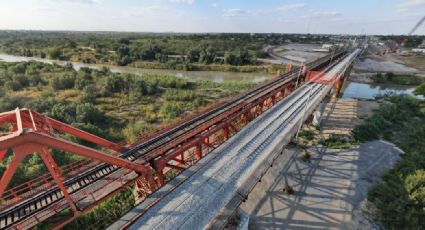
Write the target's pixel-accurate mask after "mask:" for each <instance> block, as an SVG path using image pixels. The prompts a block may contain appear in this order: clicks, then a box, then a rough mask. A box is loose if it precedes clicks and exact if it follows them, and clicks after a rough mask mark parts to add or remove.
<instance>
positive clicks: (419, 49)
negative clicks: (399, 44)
mask: <svg viewBox="0 0 425 230" xmlns="http://www.w3.org/2000/svg"><path fill="white" fill-rule="evenodd" d="M412 52H413V53H425V48H414V49H412Z"/></svg>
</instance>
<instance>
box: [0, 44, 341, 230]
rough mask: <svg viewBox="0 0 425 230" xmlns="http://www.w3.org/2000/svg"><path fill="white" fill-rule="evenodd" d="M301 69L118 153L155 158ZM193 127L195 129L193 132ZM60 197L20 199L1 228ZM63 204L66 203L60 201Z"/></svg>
mask: <svg viewBox="0 0 425 230" xmlns="http://www.w3.org/2000/svg"><path fill="white" fill-rule="evenodd" d="M344 52H345V50H340V51H338V52H336V54H334V55H333V56H335V57H338V56H340V55H342V54H343V53H344ZM332 58H334V57H331V56H330V55H327V56H325V57H322V58H320V59H318V60H316V61H314V62H312V63H309V64H308V65H307V70H312V69H316V68H318V67H321V66H323V65H326V64H327V63H329V62H330V60H331V59H332ZM300 71H301V69H300V68H294V69H293V70H292V71H291V72H289V73H286V74H284V75H283V76H281V77H279V78H277V79H276V80H273V81H271V82H268V83H266V84H263V85H261V86H259V87H256V88H254V89H252V90H249V91H247V92H245V93H243V94H241V95H239V96H237V97H235V98H233V99H232V100H230V101H229V102H226V103H224V104H222V105H219V106H218V107H216V108H213V109H211V110H210V111H207V112H205V113H203V114H201V115H199V116H197V117H195V118H193V119H191V120H188V121H186V122H184V123H182V124H180V125H177V126H176V127H174V128H172V129H170V130H168V131H166V132H164V133H160V134H158V135H157V136H154V137H152V138H150V139H148V140H146V141H145V142H143V143H141V144H139V145H137V146H135V147H134V148H133V149H131V150H129V151H127V152H125V153H123V154H121V155H120V157H121V158H125V159H127V160H130V161H136V160H140V159H143V160H144V161H145V162H148V161H149V160H152V159H154V158H157V157H159V156H161V154H163V153H166V152H167V151H169V150H170V149H172V148H173V147H175V146H176V144H178V143H180V142H184V141H185V140H188V139H190V138H191V136H189V135H188V134H189V133H190V135H193V134H194V133H200V132H202V131H203V130H205V128H200V127H201V126H208V127H213V126H214V125H216V124H217V123H219V122H220V121H221V120H223V119H224V118H226V117H227V116H228V115H231V114H232V113H234V112H236V111H238V110H241V109H243V108H244V106H245V105H246V104H247V103H250V102H252V101H255V100H256V99H258V98H261V97H262V96H265V95H267V93H268V92H271V91H273V90H274V89H277V88H279V87H281V86H283V85H285V84H288V83H291V82H293V81H294V80H298V79H297V78H298V75H299V73H300ZM193 130H198V131H197V132H193ZM158 150H159V151H158ZM152 153H154V154H152ZM119 169H120V168H119V167H117V166H113V165H108V164H105V163H101V164H99V165H97V166H95V167H93V168H91V169H89V170H87V171H85V172H83V173H81V174H80V175H78V176H75V177H73V178H70V179H68V180H66V181H65V182H64V185H65V186H66V187H67V188H68V191H69V193H70V194H73V193H76V192H78V191H80V190H82V189H84V188H85V187H87V186H89V185H91V184H93V183H95V182H96V181H98V180H100V179H102V178H104V177H105V176H107V175H110V174H111V173H113V172H116V171H117V170H119ZM61 200H63V194H62V193H61V191H60V190H59V188H58V187H57V186H55V187H52V188H50V189H48V190H46V191H44V192H42V193H39V194H37V195H35V196H33V197H31V198H30V199H27V200H24V201H21V202H20V203H18V204H16V205H14V206H12V207H9V208H6V209H4V210H2V211H1V213H0V229H5V228H10V227H13V226H14V225H16V224H19V223H20V222H21V221H23V220H25V219H26V218H28V217H30V216H32V215H34V214H35V213H37V212H39V211H42V210H43V209H46V208H47V207H49V206H52V205H53V204H55V203H57V204H61V202H60V201H61ZM62 205H63V206H65V205H64V204H63V203H62Z"/></svg>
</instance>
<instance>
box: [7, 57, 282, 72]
mask: <svg viewBox="0 0 425 230" xmlns="http://www.w3.org/2000/svg"><path fill="white" fill-rule="evenodd" d="M14 60H16V61H39V62H44V63H50V64H52V63H58V64H65V63H72V64H73V65H76V66H80V68H81V67H89V68H93V67H96V68H101V67H108V68H111V69H125V68H134V69H147V70H174V71H187V72H191V71H197V72H203V71H215V72H229V73H264V74H276V73H277V72H278V71H280V72H281V73H284V72H286V65H278V64H267V65H265V64H259V63H257V65H228V64H200V63H182V62H177V61H171V62H165V63H163V62H157V61H138V62H134V63H130V64H128V65H126V66H120V65H113V64H111V63H83V62H76V61H62V60H56V59H48V58H40V57H26V56H16V55H11V54H5V53H0V61H8V62H10V61H14Z"/></svg>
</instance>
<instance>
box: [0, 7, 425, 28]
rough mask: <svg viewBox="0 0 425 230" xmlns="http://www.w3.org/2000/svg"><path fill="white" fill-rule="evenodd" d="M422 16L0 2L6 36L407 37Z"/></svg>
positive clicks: (370, 10) (416, 12) (412, 12)
mask: <svg viewBox="0 0 425 230" xmlns="http://www.w3.org/2000/svg"><path fill="white" fill-rule="evenodd" d="M423 16H425V0H305V1H302V0H294V1H292V0H150V1H148V0H0V29H2V30H10V29H13V30H78V31H133V32H198V33H201V32H243V33H269V32H274V33H322V34H407V33H408V32H409V30H410V29H411V28H413V26H414V25H415V24H416V22H417V21H419V20H420V19H421V18H422V17H423ZM415 34H420V35H425V25H422V26H421V27H420V28H419V29H418V30H417V32H416V33H415Z"/></svg>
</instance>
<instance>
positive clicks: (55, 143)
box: [0, 132, 150, 174]
mask: <svg viewBox="0 0 425 230" xmlns="http://www.w3.org/2000/svg"><path fill="white" fill-rule="evenodd" d="M0 143H1V145H0V148H1V149H9V148H14V147H16V146H18V145H23V144H27V143H37V144H40V145H46V146H48V147H50V148H55V149H59V150H63V151H65V152H71V153H74V154H77V155H80V156H83V157H88V158H91V159H95V160H99V161H101V162H105V163H108V164H112V165H116V166H119V167H123V168H127V169H131V170H134V171H136V172H138V173H141V174H146V173H148V172H149V171H150V170H149V168H148V167H146V166H143V165H140V164H135V163H133V162H130V161H128V160H125V159H122V158H119V157H115V156H112V155H108V154H105V153H102V152H100V151H97V150H95V149H91V148H89V147H86V146H83V145H79V144H75V143H72V142H70V141H67V140H64V139H61V138H57V137H53V136H50V135H48V134H44V133H37V132H29V133H25V134H23V135H20V136H18V137H15V138H12V139H8V140H5V141H2V142H0ZM1 149H0V150H1Z"/></svg>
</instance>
